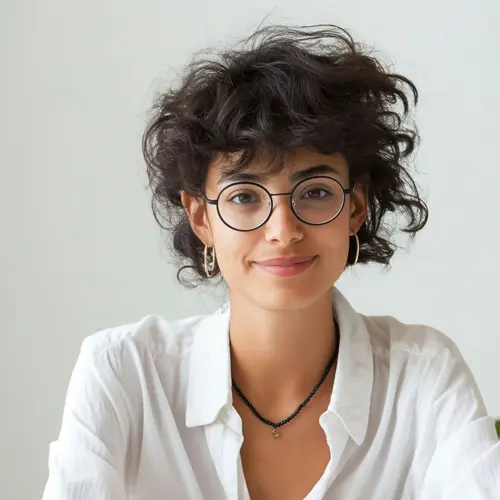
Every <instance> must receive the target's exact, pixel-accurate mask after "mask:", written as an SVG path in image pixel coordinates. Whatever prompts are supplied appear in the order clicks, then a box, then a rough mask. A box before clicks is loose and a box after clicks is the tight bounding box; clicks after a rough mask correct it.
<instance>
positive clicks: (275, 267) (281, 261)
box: [255, 256, 316, 277]
mask: <svg viewBox="0 0 500 500" xmlns="http://www.w3.org/2000/svg"><path fill="white" fill-rule="evenodd" d="M315 260H316V256H291V257H279V258H274V259H267V260H261V261H257V262H255V264H256V266H257V267H258V268H260V269H261V270H263V271H265V272H267V273H270V274H274V275H276V276H282V277H291V276H297V275H299V274H302V273H303V272H304V271H306V270H307V269H309V268H310V267H311V266H312V265H313V263H314V262H315Z"/></svg>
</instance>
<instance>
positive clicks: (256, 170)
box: [207, 148, 349, 183]
mask: <svg viewBox="0 0 500 500" xmlns="http://www.w3.org/2000/svg"><path fill="white" fill-rule="evenodd" d="M328 167H330V169H328ZM307 170H311V175H315V174H316V172H315V170H317V171H318V174H322V175H324V174H326V173H328V175H333V176H335V177H337V178H339V179H343V180H348V178H349V167H348V164H347V161H346V159H345V158H344V156H343V155H342V154H341V153H334V154H324V153H321V152H319V151H317V150H314V149H308V148H299V149H295V150H292V151H288V152H286V153H281V155H280V156H279V157H276V156H269V155H264V154H260V155H259V154H258V153H257V154H254V155H252V157H251V159H250V160H249V161H247V160H246V158H245V157H244V154H243V153H230V154H225V155H219V156H218V157H216V159H215V161H214V162H213V163H212V164H211V165H210V168H209V171H208V179H207V180H208V181H209V182H210V181H212V182H216V183H223V182H225V181H234V180H237V179H238V178H239V177H241V178H245V177H247V176H251V177H253V176H257V177H259V178H260V180H270V179H273V178H279V177H288V178H294V177H296V175H294V174H300V173H301V172H303V171H307Z"/></svg>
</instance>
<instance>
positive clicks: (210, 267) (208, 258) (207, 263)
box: [203, 246, 217, 278]
mask: <svg viewBox="0 0 500 500" xmlns="http://www.w3.org/2000/svg"><path fill="white" fill-rule="evenodd" d="M210 248H211V250H212V251H211V255H208V247H207V246H205V251H204V264H203V265H204V268H205V274H206V275H207V278H211V277H212V276H213V275H214V274H215V264H216V262H217V258H216V257H215V247H210Z"/></svg>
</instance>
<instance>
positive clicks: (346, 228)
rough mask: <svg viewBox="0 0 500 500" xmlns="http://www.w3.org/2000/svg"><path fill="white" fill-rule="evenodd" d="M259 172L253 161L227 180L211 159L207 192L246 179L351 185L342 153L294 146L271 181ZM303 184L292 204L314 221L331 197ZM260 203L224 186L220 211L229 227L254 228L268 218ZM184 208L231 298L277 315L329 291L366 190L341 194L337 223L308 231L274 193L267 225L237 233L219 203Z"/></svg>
mask: <svg viewBox="0 0 500 500" xmlns="http://www.w3.org/2000/svg"><path fill="white" fill-rule="evenodd" d="M263 172H264V169H261V170H259V165H258V164H255V165H252V166H251V167H250V168H249V169H248V170H246V171H245V172H244V174H236V175H234V176H232V177H230V178H227V176H224V174H223V168H222V165H220V164H218V163H217V162H216V163H214V164H213V165H211V167H210V168H209V171H208V175H207V180H206V186H205V194H206V196H207V198H209V199H216V198H217V196H218V195H219V193H220V192H221V190H222V189H224V187H226V186H228V185H229V184H233V183H235V182H239V181H247V180H253V181H254V182H257V183H259V184H261V185H263V186H264V187H265V188H266V189H267V190H268V191H269V192H270V193H289V192H291V191H292V189H293V188H294V186H296V185H297V183H298V182H299V181H300V180H302V179H304V178H307V177H311V176H314V175H324V176H328V177H332V178H334V179H336V180H337V181H339V183H340V184H341V185H342V187H343V188H346V189H347V188H349V187H351V186H349V170H348V166H347V163H346V161H345V159H344V158H343V156H342V155H340V154H335V155H324V154H321V153H319V152H316V151H314V150H309V149H298V150H296V151H294V153H293V154H291V155H290V156H289V157H288V158H287V161H286V164H285V168H284V169H283V170H282V171H281V172H280V173H279V174H277V175H271V176H270V175H264V173H263ZM327 182H328V181H327ZM302 186H305V187H306V189H300V188H299V189H298V190H297V192H296V194H297V204H296V207H299V208H300V209H301V210H303V211H304V214H306V215H307V216H310V217H316V214H317V213H318V208H317V207H318V206H319V207H320V210H319V211H321V206H322V205H321V203H323V204H325V203H326V206H328V203H329V202H328V199H327V198H324V197H325V196H326V197H328V196H329V194H328V193H329V190H328V189H326V190H324V189H323V186H324V185H323V184H321V183H320V184H318V183H314V184H311V189H309V188H308V187H307V185H306V184H302ZM247 187H251V186H247ZM257 199H258V195H257V194H256V193H254V192H253V191H251V190H250V191H249V190H243V191H241V190H238V189H237V188H231V189H228V190H226V191H225V193H224V200H226V201H225V205H224V207H221V208H222V212H223V214H224V215H226V219H229V220H228V221H229V222H230V223H231V222H233V224H232V225H233V226H234V225H237V224H239V225H240V227H241V225H242V224H246V223H248V224H249V225H250V226H251V225H252V223H253V222H254V221H256V220H259V217H260V218H262V217H264V216H265V215H266V208H265V207H266V206H267V205H266V204H264V203H261V206H262V208H259V207H257V208H255V206H256V205H255V204H256V201H257ZM322 200H323V201H322ZM325 200H326V201H325ZM183 203H184V206H185V208H186V211H187V212H188V214H189V217H190V220H191V224H192V227H193V230H194V231H195V232H196V234H197V235H198V237H199V238H200V239H201V240H202V241H203V243H204V244H205V245H206V246H209V247H215V251H216V257H217V262H218V265H219V268H220V271H221V274H222V276H223V278H224V281H225V282H226V283H227V285H228V287H229V291H230V295H231V296H232V297H238V300H240V299H244V300H247V301H250V302H251V303H253V304H255V305H257V306H260V307H263V308H266V309H282V310H290V309H298V308H304V307H307V306H308V305H311V304H312V303H314V302H315V301H316V300H318V299H320V298H321V297H322V296H324V294H325V293H330V291H331V288H332V286H333V285H334V283H335V282H336V281H337V279H338V278H339V277H340V275H341V274H342V272H343V271H344V268H345V266H346V263H347V256H348V251H349V237H350V236H351V235H353V234H355V233H356V232H357V231H358V230H359V227H360V226H361V224H362V223H363V221H364V219H365V217H366V208H367V202H366V191H365V189H363V186H362V185H359V184H358V186H357V188H356V189H355V191H354V193H352V194H348V195H346V196H345V205H344V208H343V210H342V212H341V213H340V215H339V216H338V217H337V218H336V219H335V220H333V221H332V222H329V223H328V224H325V225H316V226H313V225H309V224H306V223H305V222H302V221H301V220H299V219H298V218H297V217H296V216H295V215H294V213H293V211H292V209H291V207H290V204H289V196H275V197H273V204H274V208H273V211H272V213H271V216H270V218H269V219H268V220H267V222H266V223H265V224H264V225H263V226H262V227H259V228H257V229H255V230H253V231H248V232H241V231H236V230H234V229H232V228H230V227H228V226H227V225H226V224H225V223H224V222H223V221H222V220H221V218H220V217H219V214H218V212H217V207H216V206H214V205H210V204H206V203H205V202H204V201H202V200H196V199H194V198H192V197H189V196H188V195H186V194H183ZM219 203H221V202H219ZM259 206H260V205H259ZM323 206H325V205H323ZM315 208H316V211H315ZM261 212H262V213H261ZM226 222H227V221H226Z"/></svg>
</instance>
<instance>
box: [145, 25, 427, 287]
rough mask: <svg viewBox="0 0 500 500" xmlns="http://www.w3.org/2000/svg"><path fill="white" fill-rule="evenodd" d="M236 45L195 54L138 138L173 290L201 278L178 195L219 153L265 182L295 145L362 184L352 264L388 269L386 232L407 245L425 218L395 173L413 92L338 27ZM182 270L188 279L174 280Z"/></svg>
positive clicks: (390, 240)
mask: <svg viewBox="0 0 500 500" xmlns="http://www.w3.org/2000/svg"><path fill="white" fill-rule="evenodd" d="M242 44H243V46H242V47H240V48H238V49H233V50H223V51H219V52H215V54H214V55H213V56H210V57H209V56H208V55H207V52H203V53H201V55H202V57H195V58H194V60H193V61H192V62H191V63H190V64H189V65H188V66H187V68H186V71H185V73H184V75H183V78H182V81H181V82H180V84H179V85H178V86H177V87H176V88H170V89H168V90H167V91H166V92H165V93H163V94H162V95H160V96H159V98H158V99H157V101H156V102H155V105H154V107H153V116H152V119H151V121H150V123H149V125H148V127H147V129H146V131H145V133H144V137H143V153H144V157H145V160H146V164H147V173H148V178H149V185H150V187H151V189H152V192H153V203H152V207H153V213H154V215H155V218H156V220H157V221H158V223H159V224H160V225H161V226H162V227H163V228H166V229H168V230H169V231H170V235H171V239H172V241H171V243H172V246H173V250H174V254H175V255H176V256H177V257H180V261H181V263H182V264H183V267H181V269H180V270H179V273H178V279H179V281H180V282H181V283H183V284H184V285H189V284H190V283H191V284H195V283H196V282H199V281H200V280H201V281H203V279H204V276H205V275H204V270H203V250H204V247H203V244H202V242H201V241H200V240H199V239H198V237H197V236H196V235H195V234H194V232H193V231H192V229H191V226H190V223H189V220H188V218H187V216H186V214H185V212H184V210H183V207H182V203H181V192H182V191H185V192H186V193H189V194H191V195H194V196H199V195H200V190H201V189H202V188H203V185H204V182H205V179H206V175H207V170H208V168H209V165H210V164H211V163H212V162H213V161H214V160H215V159H216V158H218V157H220V155H223V156H224V158H225V160H226V163H227V164H228V165H229V167H228V168H231V169H233V170H238V169H244V168H246V167H247V166H248V165H249V164H250V163H251V162H252V161H253V160H255V158H256V155H257V154H258V155H259V159H260V158H264V157H265V158H268V159H269V161H268V162H267V161H266V165H267V166H268V168H269V173H270V174H272V173H275V172H278V171H279V170H280V169H281V168H283V158H284V155H285V154H286V153H287V152H290V151H293V150H294V149H295V148H299V147H307V148H314V149H316V150H317V151H320V152H321V153H324V154H332V153H341V154H342V155H343V156H344V158H345V159H346V161H347V164H348V165H349V171H350V177H351V181H353V180H354V179H357V180H358V181H362V182H366V183H367V186H368V188H367V189H368V216H367V219H366V221H365V222H364V224H363V225H362V227H361V229H360V231H359V232H358V237H359V241H360V252H359V260H358V262H360V263H368V262H377V263H381V264H384V265H388V264H389V261H390V259H391V257H392V256H393V254H394V252H395V249H396V248H397V245H396V244H395V242H394V234H395V232H396V231H397V230H398V229H400V230H402V231H403V232H405V233H407V234H408V235H409V236H410V238H413V237H414V236H415V234H416V232H417V231H419V230H421V229H422V228H423V227H424V226H425V224H426V222H427V219H428V209H427V206H426V204H425V202H424V201H423V200H422V199H421V197H420V194H419V191H418V189H417V186H416V184H415V182H414V180H413V179H412V177H411V175H410V174H409V169H408V166H407V162H408V159H409V158H410V156H411V153H412V152H413V151H414V150H415V148H416V147H417V145H418V142H419V136H418V132H417V130H416V127H415V126H408V124H407V121H408V120H407V119H408V117H409V112H410V103H409V100H410V99H409V97H411V96H412V97H413V101H414V105H416V104H417V101H418V92H417V89H416V87H415V85H414V84H413V83H412V82H411V81H410V80H409V79H408V78H406V77H404V76H401V75H399V74H394V73H391V72H390V70H389V69H387V68H385V67H384V65H383V64H382V63H381V62H380V61H379V60H377V59H376V58H375V57H373V55H372V50H371V49H370V48H365V47H364V46H363V45H361V44H359V43H356V42H354V40H353V38H352V37H351V35H350V34H349V33H348V32H347V31H345V30H344V29H342V28H339V27H338V26H333V25H314V26H305V27H290V26H267V27H264V28H259V29H258V30H257V31H256V32H255V33H253V34H252V35H251V36H250V37H249V38H247V39H245V40H244V41H243V42H242ZM407 94H409V95H407ZM231 153H238V154H237V155H234V154H231ZM235 157H237V159H236V160H235V159H234V158H235ZM391 214H393V215H403V220H404V222H405V223H404V224H402V225H401V227H399V225H398V224H396V222H395V218H394V217H388V216H390V215H391ZM389 219H390V220H389ZM164 222H166V223H167V225H166V226H165V224H164ZM351 253H352V248H351V252H350V254H351ZM186 268H190V269H192V270H193V271H194V274H193V275H192V276H191V277H192V278H194V281H193V280H184V279H181V278H180V273H181V271H182V270H183V269H186Z"/></svg>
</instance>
